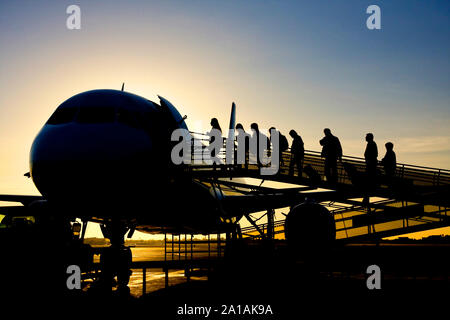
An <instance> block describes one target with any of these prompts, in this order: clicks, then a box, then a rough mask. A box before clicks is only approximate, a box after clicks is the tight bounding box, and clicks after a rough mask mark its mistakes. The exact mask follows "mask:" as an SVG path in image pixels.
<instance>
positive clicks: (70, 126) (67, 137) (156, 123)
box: [30, 90, 218, 228]
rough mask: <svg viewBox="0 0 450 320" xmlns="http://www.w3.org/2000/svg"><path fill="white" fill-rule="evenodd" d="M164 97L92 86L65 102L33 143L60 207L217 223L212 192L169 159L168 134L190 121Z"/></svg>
mask: <svg viewBox="0 0 450 320" xmlns="http://www.w3.org/2000/svg"><path fill="white" fill-rule="evenodd" d="M160 100H161V105H158V104H156V103H154V102H152V101H150V100H147V99H145V98H142V97H139V96H137V95H134V94H130V93H127V92H122V91H116V90H92V91H88V92H84V93H80V94H78V95H75V96H73V97H72V98H70V99H68V100H66V101H65V102H63V103H62V104H61V105H60V106H59V107H58V108H57V109H56V111H55V112H54V113H53V115H52V116H51V117H50V119H49V120H48V121H47V123H46V124H45V125H44V126H43V128H42V129H41V131H40V132H39V133H38V135H37V137H36V138H35V140H34V142H33V144H32V147H31V152H30V175H31V177H32V179H33V182H34V183H35V185H36V187H37V189H38V190H39V191H40V192H41V193H42V195H43V196H44V197H45V198H46V199H47V200H48V202H49V203H51V204H54V205H55V206H57V207H58V208H61V209H62V210H65V211H67V212H71V214H72V215H75V216H85V217H87V218H95V219H97V220H100V221H101V220H102V219H103V220H105V219H110V218H112V217H120V218H121V219H125V220H133V221H135V223H137V224H141V225H185V226H186V225H192V227H193V228H194V225H196V226H199V227H200V228H203V227H204V224H214V223H216V221H217V220H218V216H217V212H216V211H217V205H216V203H215V201H214V197H213V196H212V195H211V193H210V192H209V191H208V190H207V189H205V188H203V187H201V186H200V185H197V184H196V183H195V182H194V181H192V179H190V178H189V177H187V176H185V175H183V174H181V173H180V172H181V171H180V170H179V168H177V167H175V166H173V165H171V163H170V149H171V144H172V142H171V141H170V135H171V133H172V131H173V130H175V129H177V128H185V129H187V127H186V125H185V124H184V121H183V119H182V118H181V116H180V114H179V113H178V111H177V110H176V108H175V107H174V106H173V105H171V104H170V102H168V101H167V100H165V99H164V98H161V97H160ZM199 198H200V199H202V200H201V202H202V205H199Z"/></svg>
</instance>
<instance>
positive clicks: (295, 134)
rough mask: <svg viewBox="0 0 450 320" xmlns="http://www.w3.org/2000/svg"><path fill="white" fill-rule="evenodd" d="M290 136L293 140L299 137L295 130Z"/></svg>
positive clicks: (290, 132)
mask: <svg viewBox="0 0 450 320" xmlns="http://www.w3.org/2000/svg"><path fill="white" fill-rule="evenodd" d="M289 135H290V136H291V137H292V138H295V137H297V136H298V134H297V131H295V130H294V129H292V130H291V131H289Z"/></svg>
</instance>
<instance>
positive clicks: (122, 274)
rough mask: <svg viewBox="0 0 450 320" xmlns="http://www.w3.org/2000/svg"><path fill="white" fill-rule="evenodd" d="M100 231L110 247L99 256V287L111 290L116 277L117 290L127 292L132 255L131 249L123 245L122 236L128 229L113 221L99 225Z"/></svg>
mask: <svg viewBox="0 0 450 320" xmlns="http://www.w3.org/2000/svg"><path fill="white" fill-rule="evenodd" d="M101 230H102V232H103V235H104V237H105V238H108V239H109V240H110V241H111V246H110V247H107V248H104V251H103V253H102V254H101V256H100V264H101V276H100V279H99V282H100V285H101V286H102V287H103V288H105V289H108V288H112V287H113V286H114V284H115V281H114V278H115V277H116V276H117V290H119V291H121V292H123V291H125V292H129V289H128V282H129V281H130V275H131V270H130V268H131V261H132V255H131V249H130V248H128V247H125V245H124V236H125V234H126V233H127V232H128V230H129V228H127V227H126V226H125V225H124V224H123V223H120V222H119V221H115V220H113V221H112V222H110V223H107V224H104V225H101Z"/></svg>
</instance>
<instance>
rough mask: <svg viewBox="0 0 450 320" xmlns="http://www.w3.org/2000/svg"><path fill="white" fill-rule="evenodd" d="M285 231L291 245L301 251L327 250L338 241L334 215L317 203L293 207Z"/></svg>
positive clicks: (287, 218) (306, 203) (305, 203)
mask: <svg viewBox="0 0 450 320" xmlns="http://www.w3.org/2000/svg"><path fill="white" fill-rule="evenodd" d="M284 230H285V236H286V240H287V241H288V243H289V245H290V246H291V247H293V248H296V249H300V250H308V251H309V250H315V249H321V248H327V247H330V246H331V245H332V244H333V242H334V240H335V239H336V225H335V222H334V217H333V215H332V214H331V213H330V211H328V209H327V208H325V207H324V206H322V205H320V204H318V203H315V202H304V203H301V204H299V205H296V206H294V207H291V210H290V211H289V214H288V215H287V217H286V221H285V227H284Z"/></svg>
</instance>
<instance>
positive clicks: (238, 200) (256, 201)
mask: <svg viewBox="0 0 450 320" xmlns="http://www.w3.org/2000/svg"><path fill="white" fill-rule="evenodd" d="M201 183H202V184H204V185H206V186H209V187H211V188H213V189H215V193H216V197H217V195H218V194H219V198H220V199H221V204H222V207H223V209H224V211H225V212H226V213H227V214H229V215H239V214H249V213H253V212H259V211H264V210H267V209H278V208H285V207H289V206H293V205H297V204H299V203H302V202H304V201H305V200H306V199H308V200H314V201H316V202H323V201H338V200H339V199H342V198H348V197H349V196H352V197H354V198H358V197H361V196H362V195H361V194H359V193H354V194H352V195H350V194H349V192H348V191H346V192H345V195H344V194H342V192H339V191H335V190H326V189H318V188H315V187H307V186H299V187H293V188H282V189H280V188H271V187H263V186H261V185H252V184H247V183H243V182H238V181H236V179H233V180H216V181H214V182H213V181H208V180H203V181H201Z"/></svg>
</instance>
